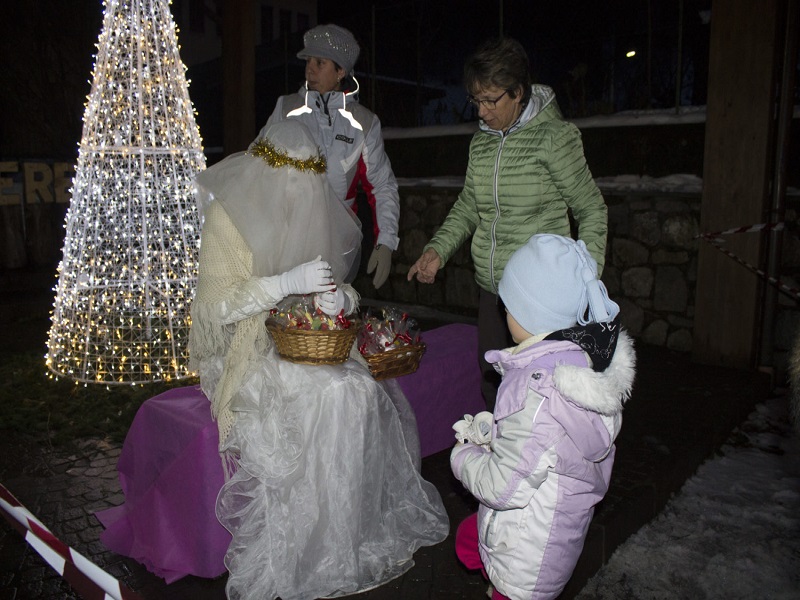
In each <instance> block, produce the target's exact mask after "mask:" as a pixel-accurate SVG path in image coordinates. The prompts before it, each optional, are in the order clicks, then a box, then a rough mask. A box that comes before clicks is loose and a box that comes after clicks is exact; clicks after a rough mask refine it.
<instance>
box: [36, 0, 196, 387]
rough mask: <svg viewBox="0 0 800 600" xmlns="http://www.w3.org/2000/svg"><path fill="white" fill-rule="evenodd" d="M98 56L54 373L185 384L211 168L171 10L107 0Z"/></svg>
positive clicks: (67, 242) (56, 328)
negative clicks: (204, 188)
mask: <svg viewBox="0 0 800 600" xmlns="http://www.w3.org/2000/svg"><path fill="white" fill-rule="evenodd" d="M97 50H98V52H97V56H96V60H95V66H94V70H93V79H92V88H91V92H90V94H89V97H88V101H87V104H86V109H85V113H84V121H83V134H82V137H81V143H80V146H79V148H78V162H77V166H76V169H75V178H74V179H73V185H72V189H71V193H72V199H71V202H70V206H69V209H68V211H67V215H66V220H65V229H66V233H65V239H64V247H63V257H62V260H61V262H60V264H59V266H58V272H57V276H58V282H57V284H56V287H55V289H54V291H55V293H56V295H55V302H54V305H53V312H52V316H51V321H52V323H51V327H50V332H49V337H48V344H47V345H48V352H47V357H46V362H47V366H48V368H49V370H50V371H51V372H52V374H53V376H55V377H60V376H64V377H68V378H70V379H74V380H75V381H76V382H84V383H103V384H136V383H147V382H154V381H171V380H178V379H182V378H186V377H188V376H190V375H191V373H190V372H189V369H188V353H187V342H188V332H189V325H190V320H189V303H190V301H191V297H192V294H193V290H194V287H195V283H196V277H197V253H198V247H199V235H200V217H199V213H198V210H197V207H196V205H195V202H194V195H193V188H192V186H193V183H192V182H193V179H194V177H195V175H196V174H197V173H198V172H199V171H201V170H202V169H204V168H205V164H206V163H205V156H204V155H203V151H202V139H201V137H200V132H199V129H198V127H197V124H196V121H195V114H194V109H193V106H192V103H191V100H190V98H189V87H188V86H189V82H188V81H187V79H186V67H185V66H184V64H183V62H182V61H181V59H180V54H179V46H178V42H177V29H176V27H175V23H174V21H173V19H172V15H171V13H170V9H169V2H168V0H105V2H104V19H103V28H102V31H101V33H100V36H99V40H98V44H97Z"/></svg>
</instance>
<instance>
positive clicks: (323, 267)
mask: <svg viewBox="0 0 800 600" xmlns="http://www.w3.org/2000/svg"><path fill="white" fill-rule="evenodd" d="M321 258H322V257H321V256H318V257H317V258H315V259H314V260H312V261H309V262H307V263H303V264H302V265H299V266H297V267H295V268H294V269H291V270H289V271H286V273H281V274H280V276H279V277H280V278H279V284H280V290H281V293H282V294H283V295H284V296H288V295H289V294H314V293H316V292H329V291H332V290H335V289H336V284H335V283H334V282H333V276H332V275H331V266H330V265H329V264H328V263H327V262H325V261H324V260H321Z"/></svg>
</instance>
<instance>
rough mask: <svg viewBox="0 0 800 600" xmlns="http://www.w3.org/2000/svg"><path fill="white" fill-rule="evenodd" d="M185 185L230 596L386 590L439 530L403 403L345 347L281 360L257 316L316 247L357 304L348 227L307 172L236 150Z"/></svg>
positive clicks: (197, 351)
mask: <svg viewBox="0 0 800 600" xmlns="http://www.w3.org/2000/svg"><path fill="white" fill-rule="evenodd" d="M269 133H270V135H271V136H272V137H271V138H270V139H271V140H272V141H273V142H274V143H275V146H276V147H277V148H293V149H297V148H300V149H299V150H292V151H291V154H292V156H297V157H301V158H304V157H307V156H310V155H313V153H314V152H315V151H316V146H315V145H314V144H313V140H312V139H311V138H310V135H309V134H308V133H307V131H304V128H303V127H302V125H300V124H299V123H296V122H293V121H286V122H282V123H279V124H275V125H274V126H273V127H272V128H271V129H270V131H269ZM286 156H287V155H283V156H279V158H282V159H285V158H286ZM197 181H198V184H199V192H200V197H201V198H203V197H205V198H210V199H212V200H213V199H216V200H218V201H204V202H203V205H204V207H205V210H204V215H205V222H204V225H203V231H202V236H201V245H200V262H199V276H198V285H197V291H196V294H195V298H194V299H193V301H192V329H191V333H190V339H189V350H190V358H191V362H190V366H192V368H193V370H196V371H197V372H199V373H200V383H201V386H202V388H203V392H204V393H205V394H206V396H208V398H210V399H211V402H212V414H214V416H215V418H216V420H217V424H218V427H219V429H220V440H222V443H221V448H220V450H221V451H222V452H223V455H224V456H226V457H228V458H230V457H235V458H236V459H237V461H236V462H237V465H238V466H237V469H236V471H235V472H234V473H233V474H232V475H231V477H230V478H229V479H228V481H227V482H226V483H225V485H224V486H223V488H222V490H221V491H220V493H219V497H218V498H217V505H216V511H217V517H218V519H219V520H220V522H221V523H222V524H223V525H224V526H225V527H226V528H227V529H228V530H229V531H230V532H231V534H232V535H233V541H232V542H231V545H230V547H229V548H228V552H227V554H226V557H225V565H226V567H227V568H228V571H229V578H228V583H227V592H228V597H229V598H230V599H231V600H240V599H242V600H245V599H246V600H251V599H252V600H256V599H258V600H274V599H275V598H278V597H280V598H281V599H282V600H311V599H313V598H319V597H324V596H327V597H335V596H342V595H347V594H353V593H356V592H359V591H364V590H367V589H370V588H373V587H376V586H379V585H381V584H383V583H386V582H387V581H389V580H391V579H393V578H395V577H397V576H399V575H401V574H402V573H404V572H405V571H407V570H408V569H409V568H410V567H411V566H412V565H413V561H412V556H413V554H414V552H415V551H416V550H417V549H418V548H420V547H421V546H426V545H432V544H436V543H438V542H441V541H442V540H443V539H444V538H445V537H446V536H447V533H448V529H449V523H448V519H447V513H446V512H445V510H444V506H443V505H442V500H441V497H440V496H439V494H438V492H437V491H436V488H435V487H434V486H433V485H431V484H430V483H428V482H426V481H425V480H423V479H422V477H421V476H420V474H419V438H418V433H417V428H416V423H415V421H414V415H413V412H412V410H411V407H410V406H409V404H408V401H407V400H406V398H405V396H404V394H403V392H402V390H401V389H400V386H399V385H398V384H397V383H396V382H389V383H378V382H376V381H375V380H374V379H373V378H372V376H371V375H370V373H369V370H368V369H367V367H366V365H365V364H364V361H363V359H361V358H360V356H359V355H358V352H357V351H356V350H353V351H352V352H351V357H352V358H350V359H349V360H348V361H347V362H346V363H344V364H343V365H336V366H311V365H299V364H294V363H290V362H287V361H284V360H282V359H280V358H279V357H278V355H277V352H276V350H275V346H274V344H273V343H272V340H271V338H270V336H269V334H268V333H267V328H266V325H265V320H266V318H267V316H268V313H269V310H270V309H272V308H274V307H276V306H277V304H278V303H279V302H280V301H281V300H283V293H282V291H281V286H280V284H279V279H280V277H279V275H280V273H282V272H283V271H285V270H286V269H288V268H291V267H292V266H294V265H299V264H302V263H304V262H306V261H309V260H313V259H314V257H315V256H318V255H321V256H322V257H323V258H324V259H325V260H327V261H328V262H329V263H330V264H331V267H332V270H333V273H334V275H335V276H336V281H337V283H338V284H339V285H340V287H341V289H342V290H343V291H344V292H345V294H346V295H347V296H348V297H349V298H350V306H353V307H355V306H357V303H358V294H357V293H356V292H355V291H354V290H353V288H352V287H351V286H349V285H347V284H345V283H342V281H343V279H342V276H343V275H344V274H346V273H347V272H348V271H349V268H350V267H349V266H348V263H349V264H352V263H353V261H356V258H357V252H356V250H357V247H358V244H359V243H360V239H361V238H360V224H358V221H357V220H355V219H354V217H353V216H352V215H351V214H350V213H349V211H348V209H347V208H346V207H344V205H343V204H341V203H340V202H338V201H337V200H335V199H333V200H330V199H329V193H328V191H329V189H328V186H327V183H326V180H325V176H324V174H315V173H314V171H313V170H311V171H299V170H297V169H295V168H290V167H289V166H277V167H276V166H273V165H271V164H270V163H268V161H265V160H262V159H261V158H254V157H253V156H249V155H247V154H238V155H232V156H231V157H228V158H226V159H225V160H224V161H222V162H221V163H218V165H215V166H213V167H211V168H209V169H207V170H206V171H204V172H203V173H202V174H201V175H199V176H198V178H197ZM254 249H257V250H258V253H254V252H253V250H254ZM356 264H357V262H356ZM337 273H338V275H337Z"/></svg>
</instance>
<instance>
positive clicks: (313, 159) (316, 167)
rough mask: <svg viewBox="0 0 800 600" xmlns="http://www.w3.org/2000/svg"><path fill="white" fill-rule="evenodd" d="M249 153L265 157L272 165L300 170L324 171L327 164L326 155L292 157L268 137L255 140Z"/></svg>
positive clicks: (277, 167)
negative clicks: (302, 157) (274, 144)
mask: <svg viewBox="0 0 800 600" xmlns="http://www.w3.org/2000/svg"><path fill="white" fill-rule="evenodd" d="M247 154H250V155H252V156H257V157H259V158H263V159H264V160H265V161H266V162H267V164H268V165H269V166H270V167H274V168H275V169H279V168H280V167H292V168H294V169H297V170H298V171H312V172H314V173H324V172H325V170H326V168H327V165H326V163H325V157H323V156H310V157H308V158H304V159H301V158H292V157H291V156H289V155H288V154H287V153H286V152H283V151H281V150H278V149H277V148H276V147H275V146H273V145H272V142H270V141H269V140H268V139H266V138H263V139H260V140H258V141H255V142H253V144H252V145H251V146H250V148H249V149H248V150H247Z"/></svg>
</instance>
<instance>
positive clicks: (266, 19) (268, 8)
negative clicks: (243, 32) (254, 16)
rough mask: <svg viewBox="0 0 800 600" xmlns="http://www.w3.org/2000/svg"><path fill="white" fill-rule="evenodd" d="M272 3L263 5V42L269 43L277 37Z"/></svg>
mask: <svg viewBox="0 0 800 600" xmlns="http://www.w3.org/2000/svg"><path fill="white" fill-rule="evenodd" d="M273 13H274V10H273V8H272V5H271V4H262V5H261V43H262V44H268V43H270V42H271V41H272V40H274V39H275V16H274V14H273Z"/></svg>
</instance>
